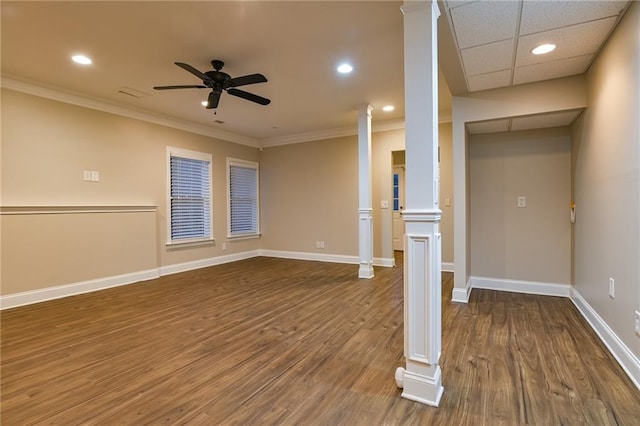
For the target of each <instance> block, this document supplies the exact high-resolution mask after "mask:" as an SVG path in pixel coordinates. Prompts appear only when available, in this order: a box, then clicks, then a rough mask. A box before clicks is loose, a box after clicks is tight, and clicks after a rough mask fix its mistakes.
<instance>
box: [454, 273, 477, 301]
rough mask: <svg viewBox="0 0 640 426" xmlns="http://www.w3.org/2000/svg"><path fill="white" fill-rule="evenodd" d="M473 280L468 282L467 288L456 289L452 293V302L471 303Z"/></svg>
mask: <svg viewBox="0 0 640 426" xmlns="http://www.w3.org/2000/svg"><path fill="white" fill-rule="evenodd" d="M471 290H472V288H471V278H469V279H468V280H467V285H466V287H465V288H454V289H453V291H452V292H451V301H452V302H456V303H469V296H471Z"/></svg>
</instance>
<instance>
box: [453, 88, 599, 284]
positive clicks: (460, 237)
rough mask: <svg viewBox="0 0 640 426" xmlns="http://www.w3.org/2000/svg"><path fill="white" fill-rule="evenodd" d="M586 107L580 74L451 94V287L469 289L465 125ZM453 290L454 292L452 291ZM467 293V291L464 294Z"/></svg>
mask: <svg viewBox="0 0 640 426" xmlns="http://www.w3.org/2000/svg"><path fill="white" fill-rule="evenodd" d="M585 106H586V94H585V79H584V77H583V76H574V77H566V78H559V79H555V80H548V81H542V82H537V83H530V84H523V85H519V86H513V87H505V88H500V89H493V90H484V91H481V92H475V93H470V94H467V95H465V96H464V97H461V96H454V97H453V130H452V139H453V170H454V176H453V181H454V183H455V184H454V189H453V190H454V212H453V216H454V228H455V237H456V240H455V246H454V264H455V274H454V287H455V289H456V290H458V291H466V292H468V289H469V284H470V281H469V278H470V276H471V275H470V273H471V269H470V268H471V261H472V260H471V252H470V246H469V241H470V238H471V234H470V229H469V220H470V210H469V202H470V201H469V196H470V192H469V190H468V188H469V180H468V179H469V173H468V162H469V157H468V146H467V145H468V143H467V139H468V138H467V132H466V127H465V124H466V123H467V122H471V121H480V120H491V119H496V118H507V117H515V116H520V115H529V114H539V113H544V112H551V111H565V110H572V109H579V108H583V107H585ZM456 290H454V294H456ZM467 294H468V293H467Z"/></svg>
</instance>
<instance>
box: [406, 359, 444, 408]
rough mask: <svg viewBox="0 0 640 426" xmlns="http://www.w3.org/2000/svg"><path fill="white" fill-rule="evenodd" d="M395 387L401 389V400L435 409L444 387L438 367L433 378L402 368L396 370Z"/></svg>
mask: <svg viewBox="0 0 640 426" xmlns="http://www.w3.org/2000/svg"><path fill="white" fill-rule="evenodd" d="M395 379H396V385H397V386H398V387H399V388H402V395H400V396H402V397H403V398H406V399H409V400H411V401H416V402H420V403H422V404H426V405H431V406H433V407H437V406H438V405H439V404H440V399H441V398H442V393H443V392H444V387H443V386H442V376H441V370H440V367H439V366H436V369H435V371H434V376H433V377H427V376H423V375H421V374H416V373H413V372H410V371H406V370H405V369H404V368H402V367H398V368H397V369H396V374H395Z"/></svg>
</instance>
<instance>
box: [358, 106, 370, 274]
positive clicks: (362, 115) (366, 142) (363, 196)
mask: <svg viewBox="0 0 640 426" xmlns="http://www.w3.org/2000/svg"><path fill="white" fill-rule="evenodd" d="M357 109H358V194H359V195H358V224H359V225H358V226H359V254H360V269H359V270H358V278H373V276H374V274H373V209H372V208H371V111H372V110H373V108H372V107H371V105H368V104H364V105H360V106H358V108H357Z"/></svg>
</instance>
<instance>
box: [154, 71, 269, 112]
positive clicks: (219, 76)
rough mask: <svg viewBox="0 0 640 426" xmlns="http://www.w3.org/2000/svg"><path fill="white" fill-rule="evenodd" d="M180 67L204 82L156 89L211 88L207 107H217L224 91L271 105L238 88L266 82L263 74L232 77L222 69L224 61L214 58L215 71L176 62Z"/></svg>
mask: <svg viewBox="0 0 640 426" xmlns="http://www.w3.org/2000/svg"><path fill="white" fill-rule="evenodd" d="M175 64H176V65H177V66H179V67H180V68H182V69H184V70H187V71H189V72H190V73H191V74H193V75H195V76H196V77H198V78H199V79H200V80H202V84H189V85H180V86H156V87H154V89H155V90H171V89H211V93H209V98H208V100H207V106H206V107H207V109H215V108H217V107H218V103H219V102H220V95H222V91H223V90H224V91H226V92H227V93H228V94H230V95H233V96H237V97H239V98H242V99H246V100H248V101H251V102H255V103H257V104H260V105H269V104H270V103H271V100H269V99H267V98H263V97H262V96H258V95H255V94H253V93H249V92H245V91H244V90H240V89H236V87H238V86H246V85H247V84H255V83H265V82H266V81H267V78H266V77H265V76H264V75H262V74H249V75H244V76H242V77H236V78H231V76H230V75H229V74H227V73H225V72H222V71H220V70H221V69H222V67H224V62H222V61H220V60H218V59H214V60H213V61H211V65H213V69H214V71H206V72H204V73H203V72H200V71H198V70H197V69H195V68H194V67H192V66H191V65H189V64H184V63H182V62H175Z"/></svg>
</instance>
